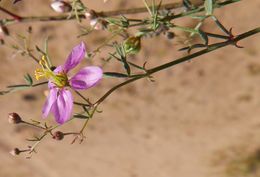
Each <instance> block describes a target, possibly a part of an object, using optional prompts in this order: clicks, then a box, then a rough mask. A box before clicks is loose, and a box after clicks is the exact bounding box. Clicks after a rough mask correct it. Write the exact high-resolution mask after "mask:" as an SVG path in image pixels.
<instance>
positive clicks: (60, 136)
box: [52, 131, 64, 141]
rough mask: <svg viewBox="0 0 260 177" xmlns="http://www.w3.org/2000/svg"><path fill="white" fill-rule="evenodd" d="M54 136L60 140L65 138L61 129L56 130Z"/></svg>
mask: <svg viewBox="0 0 260 177" xmlns="http://www.w3.org/2000/svg"><path fill="white" fill-rule="evenodd" d="M52 138H53V139H55V140H58V141H60V140H62V139H63V138H64V133H63V132H61V131H56V132H54V134H53V137H52Z"/></svg>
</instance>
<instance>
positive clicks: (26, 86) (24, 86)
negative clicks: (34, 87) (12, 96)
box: [7, 84, 30, 89]
mask: <svg viewBox="0 0 260 177" xmlns="http://www.w3.org/2000/svg"><path fill="white" fill-rule="evenodd" d="M28 87H30V85H25V84H20V85H9V86H7V88H17V89H19V88H20V89H24V88H28Z"/></svg>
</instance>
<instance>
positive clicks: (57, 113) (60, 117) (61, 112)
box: [51, 89, 73, 124]
mask: <svg viewBox="0 0 260 177" xmlns="http://www.w3.org/2000/svg"><path fill="white" fill-rule="evenodd" d="M72 107H73V97H72V94H71V92H70V91H69V90H65V89H62V90H59V95H58V97H57V100H56V102H55V103H54V104H53V106H52V109H51V111H52V113H53V114H54V117H55V120H56V122H57V123H59V124H63V123H64V122H66V121H67V120H69V118H70V116H71V113H72Z"/></svg>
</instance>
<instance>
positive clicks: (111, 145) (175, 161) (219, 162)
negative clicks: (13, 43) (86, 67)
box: [0, 0, 260, 177]
mask: <svg viewBox="0 0 260 177" xmlns="http://www.w3.org/2000/svg"><path fill="white" fill-rule="evenodd" d="M49 2H50V1H47V0H37V1H35V0H34V1H33V0H24V1H23V2H20V3H18V4H17V5H16V6H15V7H13V11H15V12H17V13H19V14H21V15H44V14H46V13H48V14H55V13H53V12H51V10H50V9H49V7H48V3H49ZM84 2H86V4H88V5H89V7H91V8H93V9H97V10H109V9H116V8H119V7H121V8H127V7H129V8H130V7H139V6H140V5H141V3H137V2H139V1H131V2H128V1H112V0H111V1H110V2H109V3H107V4H105V5H104V4H103V2H102V1H101V0H97V1H95V3H93V2H89V1H87V0H85V1H84ZM168 2H170V1H168ZM9 4H10V3H9V1H8V0H3V1H2V2H1V3H0V5H1V6H8V7H9V8H10V6H9ZM10 9H12V8H10ZM259 11H260V1H258V0H250V1H249V0H247V1H243V2H240V3H237V4H234V5H231V6H227V7H225V8H223V9H221V10H217V11H216V15H217V16H218V17H219V18H220V19H221V20H222V22H223V23H224V24H225V25H226V26H230V27H234V32H235V33H240V32H243V31H247V30H250V29H252V28H254V27H256V26H258V25H259V22H260V21H259V19H258V17H257V16H258V15H260V13H259ZM4 16H5V15H4V14H0V17H4ZM186 24H192V23H190V22H189V21H188V22H187V23H186ZM27 25H29V24H27ZM30 25H32V26H33V36H32V39H33V43H36V44H38V45H41V44H42V41H43V39H44V38H46V36H50V37H51V40H50V43H49V51H50V54H51V57H52V58H55V59H54V63H55V64H59V63H61V62H62V61H64V60H65V58H66V56H67V55H68V53H69V51H70V49H71V48H72V47H73V46H74V45H75V44H77V43H78V42H79V41H80V40H84V41H85V42H86V43H87V45H88V47H89V50H93V49H94V48H95V47H96V46H98V45H99V44H100V41H102V40H104V37H105V34H103V33H102V32H97V33H94V34H92V35H90V36H87V37H84V38H81V39H77V38H75V36H76V35H75V34H79V25H78V24H77V23H76V22H66V23H46V24H43V23H34V24H30ZM25 26H26V25H24V24H19V25H13V26H11V27H10V30H11V33H12V34H13V35H15V34H16V33H19V34H25V29H26V28H25ZM210 30H213V31H214V30H215V31H217V29H216V28H215V27H214V29H210ZM8 40H9V42H10V39H8ZM151 44H153V45H151ZM259 44H260V35H257V36H254V37H251V38H249V39H246V40H244V41H242V42H241V45H243V46H245V48H244V49H237V48H235V47H232V46H230V47H227V48H224V49H221V50H218V51H215V52H212V53H210V54H207V55H205V56H202V57H200V58H198V59H196V60H193V61H192V62H188V63H184V64H182V65H179V66H177V67H175V68H174V69H170V70H166V71H164V72H161V73H158V74H155V75H154V77H155V80H156V82H154V83H151V82H149V81H147V80H140V81H138V82H135V83H133V84H131V85H128V86H126V87H124V88H122V89H121V90H118V91H117V92H116V93H114V94H112V95H111V97H110V98H109V99H108V100H107V101H105V102H104V104H103V105H102V106H101V109H102V111H103V113H102V114H98V115H96V117H95V118H94V119H92V120H91V122H90V125H89V128H88V130H87V140H86V141H84V142H83V143H82V144H80V145H79V144H77V143H75V144H73V145H71V144H70V141H71V140H72V137H66V139H65V140H64V141H61V142H57V141H54V140H52V139H51V138H50V137H49V138H47V139H46V140H45V141H43V142H42V144H41V145H40V146H39V148H38V153H37V154H35V155H34V156H33V158H32V159H31V160H26V159H24V157H20V156H19V157H13V156H11V155H10V154H9V153H8V152H9V151H10V149H12V148H13V147H26V145H27V142H26V141H25V139H26V138H29V137H30V136H32V135H33V134H35V133H36V134H37V131H35V129H32V128H28V127H24V126H13V125H10V124H8V122H7V115H8V113H9V112H18V113H19V114H20V115H21V116H22V117H24V118H26V119H31V118H32V119H36V120H37V119H40V112H41V111H40V110H41V106H42V105H43V103H44V99H45V97H44V95H43V91H44V90H45V89H46V88H45V87H39V88H35V89H31V90H26V91H21V92H19V93H16V94H10V95H6V96H2V97H1V99H0V105H1V109H0V114H1V115H2V118H1V123H0V128H1V136H0V154H1V155H0V157H1V161H0V177H23V176H31V177H61V176H62V177H71V176H75V177H76V176H78V177H85V176H89V177H90V176H91V177H172V176H178V177H191V176H192V177H216V176H218V177H219V176H260V175H259V173H258V171H257V169H258V167H259V164H260V163H259V161H260V160H259V155H258V153H257V152H258V149H259V147H260V140H259V133H260V129H259V127H260V119H259V115H260V109H259V107H260V85H259V83H260V60H259V56H260V53H259V49H260V48H259ZM159 45H160V47H158V46H159ZM178 48H180V46H179V45H177V44H176V42H175V41H169V40H167V39H166V38H165V37H157V38H153V39H145V40H144V47H143V50H142V52H141V53H140V54H138V55H137V56H136V57H135V58H134V59H133V61H135V62H137V63H143V62H144V61H145V60H146V59H147V58H149V63H148V66H149V67H151V66H155V65H158V64H160V63H162V62H166V61H170V60H171V59H174V58H177V57H178V56H182V55H185V54H184V53H180V52H177V51H176V50H177V49H178ZM173 49H174V50H173ZM0 56H1V58H0V60H1V65H0V67H1V71H0V88H4V87H5V86H6V85H10V84H17V83H22V82H23V74H24V73H26V72H28V73H30V74H33V70H34V68H36V64H35V63H34V62H33V61H31V60H30V59H28V58H26V57H21V56H20V55H17V56H16V57H14V55H13V54H12V50H10V49H8V48H7V47H5V46H1V47H0ZM101 56H102V55H101ZM101 56H99V57H97V58H95V60H94V61H93V62H92V63H94V64H98V63H99V59H100V58H101ZM162 60H163V61H162ZM85 64H87V63H85ZM104 69H105V70H106V71H109V70H111V69H113V67H112V66H111V65H110V64H109V65H107V66H106V67H104ZM119 82H120V80H118V81H117V80H113V79H104V80H103V81H102V83H101V84H100V85H99V86H97V87H96V88H95V89H91V90H88V91H86V92H85V93H84V94H85V95H86V96H89V97H90V98H92V99H95V98H98V97H99V96H100V95H102V94H103V93H105V91H106V90H108V89H109V88H111V87H112V86H113V85H115V84H116V83H119ZM28 94H29V95H32V96H33V97H34V98H35V99H33V100H31V101H25V99H24V97H26V96H28ZM51 119H52V118H50V119H49V121H51ZM82 123H83V122H82V121H80V120H79V121H77V122H76V121H74V122H72V123H71V124H69V125H66V126H64V128H63V129H62V130H64V131H66V130H67V131H70V130H79V129H80V128H81V125H82ZM250 165H251V166H252V169H251V166H250Z"/></svg>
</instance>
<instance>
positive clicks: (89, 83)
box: [70, 66, 103, 90]
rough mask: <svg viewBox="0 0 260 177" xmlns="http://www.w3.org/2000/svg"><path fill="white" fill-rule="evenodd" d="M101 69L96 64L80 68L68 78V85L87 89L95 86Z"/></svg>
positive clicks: (99, 77)
mask: <svg viewBox="0 0 260 177" xmlns="http://www.w3.org/2000/svg"><path fill="white" fill-rule="evenodd" d="M102 76H103V71H102V69H101V68H100V67H97V66H88V67H85V68H83V69H81V70H80V71H79V72H78V73H77V74H75V75H74V76H73V77H72V78H71V79H70V85H71V87H72V88H73V89H75V90H82V89H88V88H90V87H93V86H95V85H96V84H97V83H98V82H99V81H100V79H102Z"/></svg>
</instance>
